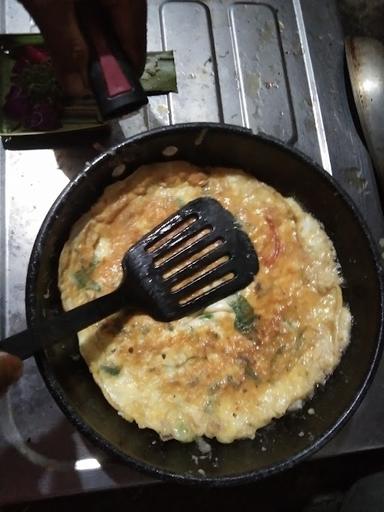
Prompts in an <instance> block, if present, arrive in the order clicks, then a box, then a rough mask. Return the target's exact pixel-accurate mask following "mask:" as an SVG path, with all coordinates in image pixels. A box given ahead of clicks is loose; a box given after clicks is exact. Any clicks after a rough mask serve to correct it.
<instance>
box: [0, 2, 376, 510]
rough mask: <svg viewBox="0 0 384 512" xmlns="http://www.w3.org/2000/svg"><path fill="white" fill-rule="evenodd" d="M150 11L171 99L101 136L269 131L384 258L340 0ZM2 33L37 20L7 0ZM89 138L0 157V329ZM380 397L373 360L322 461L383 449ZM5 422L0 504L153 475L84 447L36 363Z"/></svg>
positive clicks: (2, 405)
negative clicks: (310, 164) (204, 129)
mask: <svg viewBox="0 0 384 512" xmlns="http://www.w3.org/2000/svg"><path fill="white" fill-rule="evenodd" d="M350 2H351V0H349V3H350ZM148 16H149V18H148V49H149V50H161V49H170V50H171V49H172V50H174V51H175V61H176V69H177V79H178V86H179V93H178V94H170V95H169V96H166V95H164V96H156V97H151V98H150V102H149V105H148V106H147V107H145V108H143V109H142V110H141V111H139V112H137V113H135V114H133V115H130V116H129V117H128V118H125V119H123V120H122V121H120V122H119V123H116V124H115V125H114V126H113V130H112V133H111V136H110V138H109V140H108V141H107V143H106V144H107V145H108V146H110V145H112V144H114V143H117V142H120V141H122V140H123V139H125V138H126V137H128V136H130V135H133V134H136V133H140V132H143V131H146V130H149V129H151V128H154V127H158V126H164V125H169V124H175V123H181V122H191V121H211V122H224V123H229V124H235V125H240V126H243V127H244V128H245V129H249V130H251V131H253V132H255V133H265V134H267V135H272V136H274V137H276V138H278V139H280V140H282V141H284V142H285V143H287V144H288V145H291V146H292V147H295V148H297V149H299V150H300V151H302V152H303V153H305V154H307V155H308V156H310V157H311V158H313V159H314V160H315V161H316V162H318V163H319V164H320V165H321V166H322V167H323V168H324V169H326V170H327V171H328V172H329V173H332V174H333V176H334V177H335V178H336V179H337V180H338V181H339V182H340V183H341V185H342V186H343V187H344V189H345V190H346V192H347V193H348V194H349V195H350V196H351V197H352V199H353V200H354V202H355V203H356V204H357V206H358V207H359V209H360V211H361V213H362V215H363V216H364V218H365V220H366V222H367V223H368V225H369V227H370V229H371V232H372V234H373V237H374V239H375V240H376V242H377V244H378V246H379V248H380V250H381V251H382V252H383V254H382V256H383V258H384V223H383V218H382V210H381V205H380V200H379V194H378V191H377V186H376V181H375V176H374V172H373V169H372V165H371V162H370V159H369V156H368V154H367V151H366V149H365V146H364V144H363V143H362V141H361V139H360V136H359V133H358V128H357V127H356V126H355V122H354V117H353V110H351V104H350V102H349V93H348V84H347V82H346V79H345V76H346V68H345V59H344V44H343V31H342V27H341V25H340V21H339V18H338V12H337V5H336V2H335V1H334V0H327V1H323V2H318V0H266V2H263V3H259V2H256V1H244V2H242V1H236V2H235V1H234V0H206V1H171V0H168V1H164V0H150V1H149V13H148ZM0 31H1V32H10V33H20V32H36V31H37V27H36V26H35V25H34V23H33V21H31V19H30V17H29V15H28V14H27V13H26V12H25V11H24V10H23V8H22V7H21V6H20V4H19V3H17V2H15V1H14V0H4V1H3V2H1V4H0ZM94 142H95V144H93V143H89V142H87V143H86V144H84V145H83V146H82V147H72V148H67V149H60V150H52V149H39V150H33V151H27V150H22V149H17V150H13V151H7V150H4V149H1V151H0V169H1V170H0V219H1V224H0V254H1V256H0V334H1V336H7V335H10V334H12V333H15V332H18V331H19V330H22V329H24V328H25V311H24V289H25V278H26V271H27V265H28V259H29V255H30V251H31V248H32V245H33V242H34V239H35V237H36V234H37V231H38V229H39V227H40V225H41V223H42V221H43V219H44V217H45V215H46V213H47V211H48V209H49V208H50V206H51V204H52V203H53V201H54V200H55V198H56V197H57V195H58V194H59V193H60V192H61V190H62V189H63V188H64V187H65V185H66V184H67V183H68V181H69V180H70V179H71V178H72V177H74V176H75V175H76V174H77V173H78V172H79V171H80V170H81V169H82V168H83V166H84V165H85V163H86V162H87V161H88V160H90V159H91V158H93V157H94V156H96V155H97V152H98V151H100V150H102V148H101V147H100V145H99V144H98V143H97V144H96V142H97V140H96V138H95V141H94ZM383 391H384V365H381V367H380V368H379V370H378V372H377V375H376V378H375V380H374V382H373V385H372V387H371V389H370V391H369V392H368V394H367V396H366V398H365V399H364V401H363V403H362V405H361V406H360V408H359V410H358V411H357V412H356V414H355V415H354V416H353V418H352V419H351V420H350V421H349V422H348V423H347V425H346V426H345V427H344V428H343V430H342V431H341V432H340V433H339V434H338V435H337V437H336V438H334V439H333V440H332V441H331V442H330V443H329V444H328V445H327V446H326V447H325V448H323V449H322V450H321V451H320V452H319V453H318V454H317V455H316V457H323V458H324V457H331V456H336V455H340V454H345V453H348V452H357V451H362V450H369V449H374V448H379V447H382V446H384V429H382V425H383V423H384V406H383V403H382V398H381V397H382V396H383ZM330 406H332V404H330ZM0 417H1V426H0V459H1V461H2V470H1V472H0V505H2V504H6V503H15V502H20V501H26V500H33V499H41V498H47V497H52V496H58V495H59V496H63V495H67V494H75V493H82V492H87V491H91V490H101V489H112V488H122V487H127V486H134V485H145V484H150V483H153V482H154V480H153V479H151V478H149V477H147V476H144V475H142V474H139V473H136V472H134V471H133V470H131V469H130V468H128V467H127V466H125V465H123V464H119V463H118V462H116V461H112V460H110V459H109V458H108V456H106V455H105V454H104V453H101V452H100V451H99V450H97V449H96V448H95V447H94V446H92V445H90V444H88V442H87V441H86V440H84V439H83V437H82V436H80V434H79V433H78V432H77V431H76V430H75V429H74V428H73V427H72V425H71V424H70V423H69V422H68V420H67V419H66V418H65V416H64V415H63V414H62V413H61V411H60V410H59V408H58V407H57V405H56V403H55V402H54V400H53V399H52V397H51V396H50V394H49V392H48V391H47V389H46V387H45V385H44V383H43V381H42V379H41V377H40V374H39V372H38V371H37V369H36V365H35V363H34V361H32V360H28V361H27V362H26V363H25V370H24V376H23V378H22V379H21V380H20V382H19V383H18V384H17V385H15V386H13V387H12V389H11V390H10V392H9V393H8V395H7V396H6V397H5V398H3V399H2V400H0ZM21 476H22V484H21V485H19V486H17V487H16V486H15V482H17V481H20V477H21Z"/></svg>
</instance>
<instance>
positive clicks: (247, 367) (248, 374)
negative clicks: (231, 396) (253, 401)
mask: <svg viewBox="0 0 384 512" xmlns="http://www.w3.org/2000/svg"><path fill="white" fill-rule="evenodd" d="M244 375H245V376H246V377H248V378H250V379H252V380H254V381H255V382H259V380H260V379H259V376H258V375H257V373H256V372H255V370H254V369H253V368H252V366H251V364H250V362H249V361H248V362H247V364H246V365H245V368H244Z"/></svg>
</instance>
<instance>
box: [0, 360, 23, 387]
mask: <svg viewBox="0 0 384 512" xmlns="http://www.w3.org/2000/svg"><path fill="white" fill-rule="evenodd" d="M21 373H22V363H21V361H20V359H19V358H18V357H15V356H11V355H10V354H6V353H5V352H0V396H1V395H2V394H3V393H5V391H6V390H7V388H8V386H10V385H11V384H12V383H13V382H16V381H17V379H18V378H19V377H20V376H21Z"/></svg>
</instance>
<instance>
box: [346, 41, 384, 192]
mask: <svg viewBox="0 0 384 512" xmlns="http://www.w3.org/2000/svg"><path fill="white" fill-rule="evenodd" d="M345 51H346V56H347V65H348V71H349V76H350V79H351V85H352V90H353V96H354V98H355V103H356V107H357V111H358V114H359V118H360V122H361V126H362V128H363V132H364V136H365V139H366V141H367V145H368V148H369V152H370V154H371V157H372V160H373V164H374V167H375V169H376V172H377V177H378V182H379V185H380V187H381V191H382V193H383V194H384V45H383V44H382V43H381V42H380V41H377V40H376V39H373V38H370V37H348V38H347V39H346V42H345Z"/></svg>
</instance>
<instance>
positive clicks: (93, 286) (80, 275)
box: [73, 261, 101, 292]
mask: <svg viewBox="0 0 384 512" xmlns="http://www.w3.org/2000/svg"><path fill="white" fill-rule="evenodd" d="M96 264H97V263H96V262H95V261H91V263H90V264H89V265H88V266H86V267H85V266H82V267H81V268H80V270H77V271H76V272H74V273H73V278H74V280H75V282H76V285H77V288H78V289H79V290H81V289H83V288H85V289H86V290H93V291H95V292H100V291H101V286H100V285H99V283H97V282H96V281H94V280H93V279H92V273H93V271H94V269H95V267H96Z"/></svg>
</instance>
